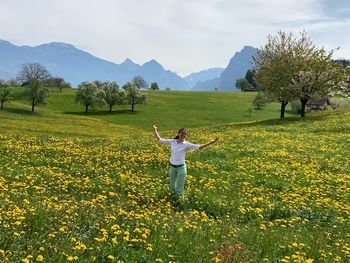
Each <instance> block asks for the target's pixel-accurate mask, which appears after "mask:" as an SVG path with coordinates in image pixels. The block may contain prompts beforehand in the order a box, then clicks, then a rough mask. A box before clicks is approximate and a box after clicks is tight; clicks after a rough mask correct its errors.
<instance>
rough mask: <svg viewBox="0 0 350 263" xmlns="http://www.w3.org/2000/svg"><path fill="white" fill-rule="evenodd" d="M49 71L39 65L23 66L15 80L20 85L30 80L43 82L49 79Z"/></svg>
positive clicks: (29, 64)
mask: <svg viewBox="0 0 350 263" xmlns="http://www.w3.org/2000/svg"><path fill="white" fill-rule="evenodd" d="M50 77H51V76H50V73H49V71H48V70H47V69H46V68H45V67H44V66H43V65H41V64H39V63H28V64H23V65H22V69H21V70H20V72H19V73H18V76H17V79H18V80H19V81H20V82H21V83H22V84H25V83H28V82H30V81H32V80H40V81H45V80H47V79H48V78H50Z"/></svg>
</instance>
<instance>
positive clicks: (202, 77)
mask: <svg viewBox="0 0 350 263" xmlns="http://www.w3.org/2000/svg"><path fill="white" fill-rule="evenodd" d="M223 71H224V69H223V68H210V69H207V70H202V71H199V72H195V73H192V74H190V75H188V76H186V77H184V80H185V81H186V82H187V83H188V85H189V86H190V87H191V88H192V89H194V87H195V85H196V83H197V82H201V83H202V82H205V81H207V80H211V79H213V78H217V77H219V76H220V74H221V73H222V72H223Z"/></svg>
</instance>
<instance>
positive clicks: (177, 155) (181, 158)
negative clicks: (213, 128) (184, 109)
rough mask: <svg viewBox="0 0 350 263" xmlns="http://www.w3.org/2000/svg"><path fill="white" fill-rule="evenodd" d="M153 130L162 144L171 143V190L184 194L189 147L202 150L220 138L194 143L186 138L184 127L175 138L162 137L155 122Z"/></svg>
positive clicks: (177, 194) (178, 194)
mask: <svg viewBox="0 0 350 263" xmlns="http://www.w3.org/2000/svg"><path fill="white" fill-rule="evenodd" d="M153 132H154V136H155V137H156V138H157V139H158V141H159V143H161V144H169V145H170V153H171V155H170V162H169V165H170V169H169V175H170V190H171V192H172V193H174V194H175V195H176V196H178V197H181V196H183V193H184V189H185V182H186V174H187V169H186V163H185V156H186V152H187V151H188V150H189V149H193V150H200V149H203V148H205V147H207V146H209V145H210V144H213V143H215V142H217V141H218V140H219V138H215V139H213V140H211V141H209V142H207V143H206V144H202V145H201V144H192V143H189V142H187V141H186V140H185V139H186V137H187V134H188V133H187V130H185V129H184V128H182V129H180V130H179V132H178V134H177V136H176V137H175V138H173V139H163V138H161V137H160V135H159V133H158V131H157V126H156V125H155V124H153Z"/></svg>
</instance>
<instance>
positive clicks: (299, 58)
mask: <svg viewBox="0 0 350 263" xmlns="http://www.w3.org/2000/svg"><path fill="white" fill-rule="evenodd" d="M332 55H333V51H330V52H327V51H325V50H324V48H323V47H322V48H317V47H316V46H315V45H313V43H312V42H311V40H310V39H309V38H308V37H307V34H306V32H305V31H304V32H301V33H300V36H299V38H297V37H294V36H293V35H292V33H289V34H286V33H284V32H278V34H277V36H270V35H269V36H268V42H267V44H266V45H265V46H264V47H262V48H261V49H260V50H258V52H257V55H256V56H255V57H254V63H255V67H256V70H257V73H256V80H257V82H258V85H259V86H261V87H262V88H263V89H264V92H265V93H266V94H267V95H268V96H269V97H271V98H272V99H274V100H277V101H279V102H280V103H281V118H283V117H284V109H285V106H286V105H287V103H288V101H289V100H291V99H295V98H299V99H300V101H301V104H302V108H301V117H304V116H305V108H306V103H307V102H308V100H309V99H310V98H311V97H318V96H325V95H328V94H329V93H330V92H332V91H334V90H335V89H337V88H338V86H339V83H340V82H341V80H342V78H343V76H342V70H341V69H340V67H339V64H337V63H333V62H332V60H331V57H332Z"/></svg>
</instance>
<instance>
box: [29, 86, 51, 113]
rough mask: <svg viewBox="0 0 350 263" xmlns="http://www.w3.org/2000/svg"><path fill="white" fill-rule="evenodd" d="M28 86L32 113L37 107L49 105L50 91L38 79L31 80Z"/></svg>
mask: <svg viewBox="0 0 350 263" xmlns="http://www.w3.org/2000/svg"><path fill="white" fill-rule="evenodd" d="M26 86H27V90H26V93H27V97H28V100H30V102H31V104H32V112H34V108H35V106H37V105H39V104H46V103H47V101H46V99H47V97H48V96H49V90H48V89H47V88H45V87H44V85H43V83H42V82H41V81H40V80H37V79H31V80H30V81H29V82H28V83H27V85H26Z"/></svg>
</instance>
